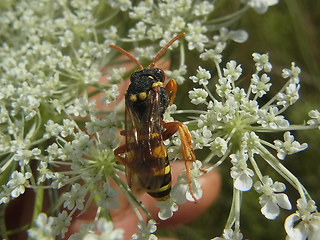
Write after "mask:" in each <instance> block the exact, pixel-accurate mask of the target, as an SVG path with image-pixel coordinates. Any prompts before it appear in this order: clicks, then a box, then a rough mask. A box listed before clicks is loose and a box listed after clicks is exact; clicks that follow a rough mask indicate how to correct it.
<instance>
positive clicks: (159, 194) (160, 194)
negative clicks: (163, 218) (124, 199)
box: [147, 165, 171, 201]
mask: <svg viewBox="0 0 320 240" xmlns="http://www.w3.org/2000/svg"><path fill="white" fill-rule="evenodd" d="M154 180H155V181H158V182H161V185H160V187H159V188H156V189H150V188H148V189H147V193H148V194H149V195H150V196H151V197H153V198H155V199H156V200H157V201H165V200H167V199H168V198H169V196H170V192H171V170H170V165H167V166H166V167H165V169H164V171H163V174H161V175H160V174H157V175H156V176H154Z"/></svg>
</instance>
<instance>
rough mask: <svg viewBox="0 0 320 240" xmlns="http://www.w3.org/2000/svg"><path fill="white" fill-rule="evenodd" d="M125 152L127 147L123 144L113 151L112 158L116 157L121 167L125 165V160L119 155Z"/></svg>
mask: <svg viewBox="0 0 320 240" xmlns="http://www.w3.org/2000/svg"><path fill="white" fill-rule="evenodd" d="M125 152H127V145H126V144H123V145H121V146H120V147H118V148H116V149H115V150H114V151H113V154H114V156H115V157H116V159H118V161H119V162H120V163H121V164H122V165H126V158H124V157H121V156H120V155H121V154H123V153H125Z"/></svg>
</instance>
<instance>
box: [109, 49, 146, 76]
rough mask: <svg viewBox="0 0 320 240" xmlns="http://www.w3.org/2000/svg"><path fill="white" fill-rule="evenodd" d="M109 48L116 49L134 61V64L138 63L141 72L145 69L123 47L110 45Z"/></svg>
mask: <svg viewBox="0 0 320 240" xmlns="http://www.w3.org/2000/svg"><path fill="white" fill-rule="evenodd" d="M109 47H111V48H114V49H115V50H117V51H119V52H120V53H122V54H124V55H126V56H127V57H128V58H130V60H132V61H133V62H134V63H136V64H137V65H138V67H139V68H140V70H143V69H144V67H143V66H142V65H141V63H140V62H139V61H138V60H137V59H136V58H135V57H134V56H132V55H131V54H130V53H128V52H127V51H126V50H124V49H122V48H121V47H118V46H116V45H112V44H111V45H109Z"/></svg>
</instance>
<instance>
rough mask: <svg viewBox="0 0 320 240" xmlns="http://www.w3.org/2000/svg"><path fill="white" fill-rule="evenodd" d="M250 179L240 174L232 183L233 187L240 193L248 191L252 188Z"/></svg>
mask: <svg viewBox="0 0 320 240" xmlns="http://www.w3.org/2000/svg"><path fill="white" fill-rule="evenodd" d="M252 183H253V181H252V179H251V178H250V177H248V176H247V175H246V174H244V173H242V174H241V175H240V176H239V177H237V179H236V180H235V182H234V187H235V188H236V189H238V190H240V191H248V190H250V188H251V187H252Z"/></svg>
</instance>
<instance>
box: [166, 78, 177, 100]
mask: <svg viewBox="0 0 320 240" xmlns="http://www.w3.org/2000/svg"><path fill="white" fill-rule="evenodd" d="M164 89H165V90H166V92H167V93H168V94H170V93H171V98H170V103H169V104H170V105H172V103H173V100H174V98H175V97H176V92H177V83H176V81H175V80H174V79H170V80H169V82H168V83H167V84H166V86H165V87H164Z"/></svg>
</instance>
